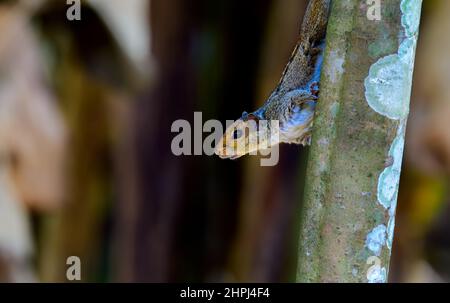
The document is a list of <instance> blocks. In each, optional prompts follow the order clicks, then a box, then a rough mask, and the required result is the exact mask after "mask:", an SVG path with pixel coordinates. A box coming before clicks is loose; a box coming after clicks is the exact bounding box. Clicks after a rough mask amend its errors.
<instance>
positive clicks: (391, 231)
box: [386, 216, 395, 250]
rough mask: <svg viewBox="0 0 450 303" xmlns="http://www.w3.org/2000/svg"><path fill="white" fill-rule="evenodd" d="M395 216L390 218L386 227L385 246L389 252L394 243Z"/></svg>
mask: <svg viewBox="0 0 450 303" xmlns="http://www.w3.org/2000/svg"><path fill="white" fill-rule="evenodd" d="M394 229H395V216H391V218H390V219H389V223H388V227H387V239H386V246H387V247H388V248H389V249H390V250H391V249H392V243H393V241H394Z"/></svg>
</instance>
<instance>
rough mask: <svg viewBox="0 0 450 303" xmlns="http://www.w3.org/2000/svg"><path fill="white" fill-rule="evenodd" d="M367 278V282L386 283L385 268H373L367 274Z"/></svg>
mask: <svg viewBox="0 0 450 303" xmlns="http://www.w3.org/2000/svg"><path fill="white" fill-rule="evenodd" d="M367 280H368V282H369V283H386V280H387V273H386V268H384V267H377V268H375V269H374V270H372V271H371V272H370V273H369V274H368V275H367Z"/></svg>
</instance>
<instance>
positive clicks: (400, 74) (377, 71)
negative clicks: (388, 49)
mask: <svg viewBox="0 0 450 303" xmlns="http://www.w3.org/2000/svg"><path fill="white" fill-rule="evenodd" d="M410 82H411V76H410V69H409V66H408V65H407V64H405V63H404V61H403V60H402V59H401V58H400V56H399V55H397V54H395V55H390V56H387V57H384V58H381V59H380V60H378V62H376V63H375V64H373V65H372V66H371V67H370V70H369V76H368V77H367V78H366V80H365V81H364V85H365V87H366V91H365V95H366V99H367V102H368V103H369V105H370V107H372V109H373V110H375V111H376V112H377V113H379V114H381V115H383V116H386V117H388V118H390V119H395V120H399V119H402V118H404V117H406V116H407V115H408V112H409V97H410V95H411V85H410Z"/></svg>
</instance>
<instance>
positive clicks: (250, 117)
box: [241, 112, 259, 122]
mask: <svg viewBox="0 0 450 303" xmlns="http://www.w3.org/2000/svg"><path fill="white" fill-rule="evenodd" d="M241 119H242V120H243V121H249V120H254V121H256V122H258V121H259V117H258V116H256V115H255V114H253V113H250V114H249V113H247V112H243V113H242V117H241Z"/></svg>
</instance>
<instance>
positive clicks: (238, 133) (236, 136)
mask: <svg viewBox="0 0 450 303" xmlns="http://www.w3.org/2000/svg"><path fill="white" fill-rule="evenodd" d="M240 137H242V130H240V129H236V130H235V131H234V132H233V139H234V140H237V139H239V138H240Z"/></svg>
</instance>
